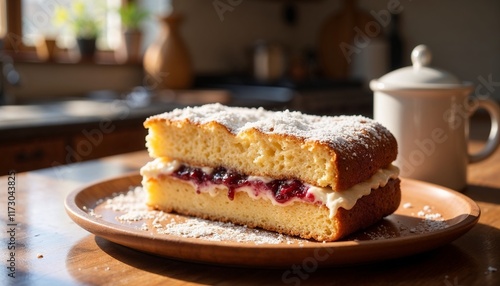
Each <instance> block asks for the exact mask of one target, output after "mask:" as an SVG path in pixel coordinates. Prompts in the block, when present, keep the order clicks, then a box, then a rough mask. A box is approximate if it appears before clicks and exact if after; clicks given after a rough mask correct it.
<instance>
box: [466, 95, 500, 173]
mask: <svg viewBox="0 0 500 286" xmlns="http://www.w3.org/2000/svg"><path fill="white" fill-rule="evenodd" d="M478 109H484V110H486V111H487V112H488V114H489V115H490V119H491V128H490V134H489V136H488V141H486V145H485V146H484V147H483V149H481V150H480V151H478V152H476V153H474V154H469V163H475V162H479V161H482V160H484V159H486V158H488V157H489V156H490V155H491V154H493V152H495V150H496V148H497V147H498V146H499V143H500V132H499V126H500V107H499V106H498V104H497V103H496V102H494V101H493V100H491V99H476V104H475V106H474V108H473V109H472V110H471V111H470V115H472V114H473V113H474V112H476V111H477V110H478Z"/></svg>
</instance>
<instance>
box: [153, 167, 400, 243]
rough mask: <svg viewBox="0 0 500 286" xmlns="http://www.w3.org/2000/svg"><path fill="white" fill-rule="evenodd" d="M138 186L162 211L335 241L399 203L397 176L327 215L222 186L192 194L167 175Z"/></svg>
mask: <svg viewBox="0 0 500 286" xmlns="http://www.w3.org/2000/svg"><path fill="white" fill-rule="evenodd" d="M143 186H144V189H145V190H146V191H147V193H148V200H147V203H148V205H149V206H151V207H153V208H156V209H159V210H163V211H165V212H175V213H179V214H183V215H189V216H195V217H200V218H204V219H210V220H217V221H223V222H232V223H235V224H240V225H246V226H248V227H251V228H262V229H265V230H269V231H275V232H279V233H282V234H287V235H292V236H299V237H302V238H305V239H314V240H317V241H335V240H338V239H340V238H342V237H345V236H346V235H348V234H351V233H353V232H355V231H357V230H359V229H362V228H365V227H368V226H370V225H372V224H374V223H375V222H377V221H379V220H380V219H382V218H383V217H385V216H387V215H390V214H392V213H393V212H394V211H395V210H396V209H397V208H398V206H399V203H400V201H401V191H400V180H399V179H391V180H389V182H388V183H387V184H386V185H385V186H384V187H380V188H378V189H374V190H372V192H371V193H370V194H369V195H367V196H364V197H362V198H360V199H359V200H358V201H357V202H356V204H355V205H354V207H353V208H352V209H350V210H345V209H343V208H339V210H338V211H337V213H336V215H335V216H334V217H333V218H330V210H329V209H328V208H327V207H326V206H324V205H319V204H312V203H308V202H300V201H296V202H294V203H293V204H291V205H287V206H276V205H273V204H272V203H271V201H269V200H266V199H253V198H251V197H249V196H248V194H247V193H245V192H236V193H235V196H234V199H233V200H230V199H229V198H228V196H227V191H225V190H221V191H219V192H217V194H216V195H215V196H212V195H210V194H209V193H204V192H201V193H199V192H198V193H197V192H196V188H195V187H194V186H193V184H191V183H189V182H186V181H183V180H179V179H177V178H175V177H172V176H160V177H158V178H144V180H143Z"/></svg>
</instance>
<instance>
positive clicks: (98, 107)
mask: <svg viewBox="0 0 500 286" xmlns="http://www.w3.org/2000/svg"><path fill="white" fill-rule="evenodd" d="M86 13H88V14H89V15H90V17H86V19H85V16H86ZM499 15H500V2H499V1H495V0H480V1H467V0H443V1H430V0H413V1H411V0H375V1H367V0H363V1H361V0H360V1H347V0H343V1H342V0H210V1H207V0H172V1H168V0H135V1H132V0H101V1H76V0H20V1H17V0H0V17H1V18H0V39H1V40H0V41H1V42H0V45H1V47H2V49H1V50H0V62H1V68H2V75H1V77H0V78H1V80H0V103H1V105H0V153H2V154H6V155H5V158H6V159H4V160H2V162H1V163H0V164H1V165H0V171H2V172H6V170H9V169H13V168H14V169H18V170H19V171H22V170H29V169H36V168H42V167H57V168H59V169H61V168H62V167H61V166H63V165H66V164H68V163H74V162H80V161H85V160H89V159H95V158H100V157H103V156H107V155H113V154H118V153H123V152H130V151H135V150H142V149H144V135H145V130H144V128H143V127H142V122H143V121H144V119H145V118H146V117H147V116H149V115H152V114H155V113H159V112H163V111H168V110H171V109H173V108H175V107H183V106H186V105H195V104H203V103H208V102H221V103H224V104H228V105H238V106H264V107H266V108H270V109H285V108H288V109H292V110H300V111H304V112H308V113H314V114H363V115H367V116H371V112H372V96H373V94H372V92H371V91H370V89H369V87H368V83H369V81H370V80H371V79H374V78H378V77H380V76H382V75H384V74H386V73H387V72H390V71H391V70H394V69H397V68H399V67H403V66H407V65H410V64H411V62H410V53H411V50H412V49H413V48H414V47H415V46H416V45H419V44H426V45H427V46H428V47H429V48H430V49H431V51H432V55H433V58H432V66H433V67H438V68H441V69H444V70H447V71H450V72H451V73H453V74H455V75H456V76H457V77H458V78H460V79H461V80H464V81H471V82H473V83H474V84H476V85H477V86H479V85H481V86H482V87H483V88H482V89H481V90H480V91H479V90H478V91H477V92H478V94H475V95H476V96H488V97H491V98H494V99H496V100H500V17H499ZM80 16H81V17H80ZM79 17H80V18H79ZM76 18H78V21H80V22H78V21H76V20H75V19H76ZM89 18H90V19H89ZM92 20H93V21H92ZM85 21H88V22H85ZM135 24H137V25H135ZM78 25H80V26H78ZM93 25H96V27H95V29H97V30H98V32H97V33H94V32H95V31H92V29H91V28H93ZM167 27H168V28H167ZM166 31H169V33H167V32H166ZM137 32H139V33H137ZM137 34H139V38H137V37H138V36H137ZM124 39H127V40H124ZM134 39H135V40H134ZM126 42H127V43H128V45H125V43H126ZM94 44H95V46H94ZM89 45H90V49H84V48H85V47H87V48H89ZM479 92H480V94H479ZM57 168H56V169H57Z"/></svg>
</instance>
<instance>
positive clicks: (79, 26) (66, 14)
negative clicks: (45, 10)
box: [54, 0, 104, 58]
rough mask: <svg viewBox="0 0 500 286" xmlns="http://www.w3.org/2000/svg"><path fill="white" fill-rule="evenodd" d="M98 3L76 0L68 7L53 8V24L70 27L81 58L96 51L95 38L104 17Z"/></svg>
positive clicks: (89, 56) (90, 55)
mask: <svg viewBox="0 0 500 286" xmlns="http://www.w3.org/2000/svg"><path fill="white" fill-rule="evenodd" d="M98 5H99V3H98V2H92V1H81V0H78V1H74V2H73V4H72V5H71V7H69V8H68V7H63V6H57V7H56V9H55V17H54V22H55V24H56V25H60V26H65V27H69V28H70V29H71V31H72V32H73V33H74V36H75V38H76V42H77V45H78V49H79V51H80V55H81V56H82V58H91V57H93V55H94V54H95V51H96V40H97V37H98V36H99V34H100V33H101V28H102V23H103V19H104V17H103V16H104V14H103V13H102V11H100V9H99V6H98ZM100 12H101V13H100Z"/></svg>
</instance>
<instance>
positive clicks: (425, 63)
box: [370, 45, 470, 91]
mask: <svg viewBox="0 0 500 286" xmlns="http://www.w3.org/2000/svg"><path fill="white" fill-rule="evenodd" d="M431 59H432V54H431V52H430V50H429V49H428V48H427V46H425V45H419V46H416V47H415V48H414V49H413V51H412V53H411V61H412V64H413V66H409V67H404V68H400V69H397V70H395V71H392V72H390V73H388V74H386V75H384V76H382V77H380V78H379V79H375V80H372V81H371V82H370V88H371V89H372V90H374V91H375V90H395V89H454V88H462V87H465V86H469V85H470V84H468V83H465V84H464V83H462V82H461V81H460V80H459V79H458V78H457V77H456V76H454V75H453V74H451V73H449V72H447V71H444V70H440V69H436V68H431V67H429V65H430V63H431Z"/></svg>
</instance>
